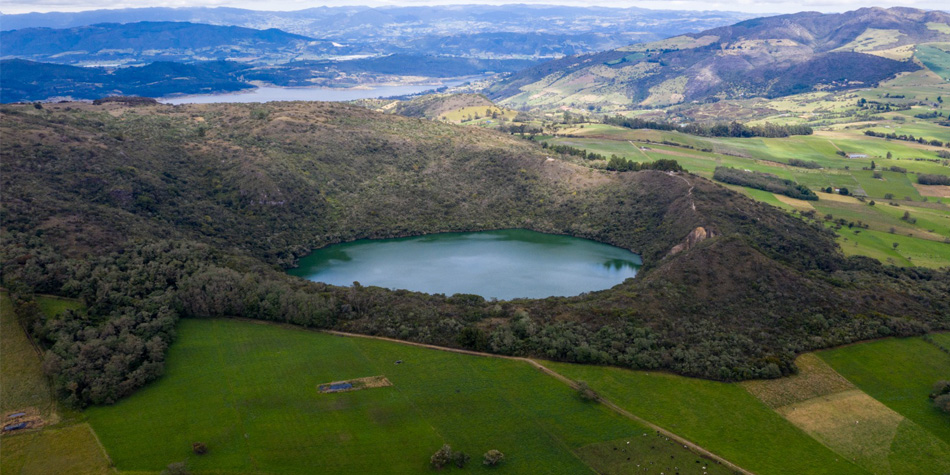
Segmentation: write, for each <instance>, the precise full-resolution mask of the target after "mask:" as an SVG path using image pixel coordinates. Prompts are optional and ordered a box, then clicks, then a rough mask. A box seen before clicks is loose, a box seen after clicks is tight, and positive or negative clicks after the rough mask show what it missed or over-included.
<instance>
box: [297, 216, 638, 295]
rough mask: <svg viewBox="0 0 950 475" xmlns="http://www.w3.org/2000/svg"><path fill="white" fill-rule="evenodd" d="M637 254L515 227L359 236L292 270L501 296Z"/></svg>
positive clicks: (565, 280) (557, 282)
mask: <svg viewBox="0 0 950 475" xmlns="http://www.w3.org/2000/svg"><path fill="white" fill-rule="evenodd" d="M641 265H642V261H641V260H640V256H638V255H636V254H634V253H632V252H630V251H627V250H626V249H621V248H618V247H614V246H610V245H607V244H602V243H598V242H595V241H590V240H587V239H580V238H574V237H568V236H558V235H553V234H542V233H536V232H533V231H526V230H522V229H508V230H501V231H483V232H473V233H444V234H430V235H427V236H419V237H411V238H401V239H381V240H361V241H354V242H350V243H345V244H337V245H333V246H328V247H325V248H323V249H318V250H316V251H314V252H313V253H311V254H310V255H308V256H306V257H304V258H303V259H301V260H300V267H298V268H296V269H291V270H290V271H288V272H289V273H290V274H291V275H296V276H298V277H303V278H306V279H309V280H313V281H317V282H325V283H328V284H334V285H344V286H349V285H352V284H353V282H354V281H357V282H359V283H360V284H362V285H364V286H365V285H376V286H380V287H386V288H390V289H408V290H415V291H420V292H427V293H441V294H446V295H452V294H455V293H469V294H477V295H481V296H483V297H486V298H492V297H495V298H498V299H502V300H508V299H513V298H519V297H529V298H543V297H550V296H570V295H578V294H580V293H583V292H589V291H593V290H602V289H607V288H610V287H613V286H614V285H617V284H619V283H621V282H623V281H624V280H625V279H628V278H631V277H633V276H635V275H636V273H637V269H639V268H640V266H641Z"/></svg>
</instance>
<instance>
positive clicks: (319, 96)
mask: <svg viewBox="0 0 950 475" xmlns="http://www.w3.org/2000/svg"><path fill="white" fill-rule="evenodd" d="M481 78H483V76H476V77H467V78H453V79H444V80H441V81H440V83H439V84H428V85H426V84H416V85H403V86H365V87H354V88H335V87H275V86H261V87H258V88H256V89H251V90H249V91H241V92H236V93H232V94H196V95H191V96H170V97H160V98H158V101H159V102H162V103H165V104H176V105H177V104H212V103H221V102H228V103H234V102H272V101H323V102H341V101H355V100H357V99H373V98H377V97H391V96H405V95H409V94H418V93H420V92H425V91H431V90H433V89H436V88H440V87H443V86H449V87H452V86H458V85H460V84H464V83H465V82H468V81H472V80H477V79H481Z"/></svg>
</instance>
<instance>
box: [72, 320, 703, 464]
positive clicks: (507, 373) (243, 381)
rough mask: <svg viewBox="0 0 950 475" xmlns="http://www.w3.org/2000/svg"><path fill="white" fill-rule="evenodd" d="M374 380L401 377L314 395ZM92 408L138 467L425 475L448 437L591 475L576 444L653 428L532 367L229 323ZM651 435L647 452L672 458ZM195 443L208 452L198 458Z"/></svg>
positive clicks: (97, 424) (186, 330) (649, 457)
mask: <svg viewBox="0 0 950 475" xmlns="http://www.w3.org/2000/svg"><path fill="white" fill-rule="evenodd" d="M397 360H401V361H402V362H403V363H402V364H398V365H397V364H395V362H396V361H397ZM375 375H385V376H386V377H387V378H389V380H390V381H392V383H393V386H392V387H384V388H374V389H365V390H361V391H354V392H346V393H338V394H318V393H317V390H316V386H317V384H319V383H324V382H328V381H339V380H343V379H349V378H357V377H365V376H375ZM86 413H87V415H88V418H89V421H90V422H91V424H92V425H93V427H94V428H95V429H96V432H97V433H98V434H99V436H100V438H101V440H102V442H103V444H104V445H105V446H106V447H107V448H108V450H109V453H110V455H111V456H112V458H113V460H114V461H115V464H116V466H117V467H118V468H119V469H120V470H132V471H139V470H158V469H161V468H162V467H164V466H166V465H167V464H168V463H171V462H177V461H183V460H186V461H187V462H188V464H189V465H190V466H191V467H192V469H193V470H196V471H208V470H218V471H254V470H259V471H265V472H337V473H357V472H358V473H368V472H378V471H380V470H385V471H387V472H394V473H415V472H428V471H429V470H430V469H429V467H428V461H429V456H430V455H431V454H432V453H433V452H435V450H436V449H438V448H439V447H440V446H441V445H442V444H443V443H448V444H450V445H451V446H452V447H453V449H455V450H461V451H464V452H467V453H469V454H470V455H472V456H473V463H472V469H475V470H482V469H483V468H482V467H481V465H480V463H479V459H480V456H481V454H483V453H484V452H486V451H488V450H489V449H493V448H495V449H498V450H501V451H502V452H503V453H505V454H506V459H505V462H504V464H503V465H502V466H500V467H498V469H501V471H502V472H506V473H507V472H510V473H589V472H591V469H590V467H589V466H588V465H587V464H585V463H584V462H583V461H582V459H581V458H579V456H578V452H577V451H578V450H579V449H581V448H582V447H587V446H590V445H591V444H596V443H603V442H608V441H614V440H619V439H621V438H625V437H632V436H634V435H641V434H642V433H644V432H646V430H645V429H644V428H643V427H642V426H640V425H639V424H636V423H634V422H633V421H630V420H628V419H626V418H623V417H621V416H620V415H617V414H615V413H613V412H611V411H609V410H608V409H607V408H605V407H604V406H601V405H597V404H592V403H584V402H582V401H581V400H580V399H579V398H577V397H576V395H575V394H574V392H573V391H572V390H571V389H570V388H568V387H567V386H566V385H564V384H563V383H561V382H559V381H557V380H555V379H553V378H551V377H550V376H547V375H545V374H544V373H542V372H540V371H538V370H536V369H534V368H532V367H531V366H530V365H528V364H526V363H523V362H519V361H512V360H504V359H498V358H483V357H473V356H466V355H459V354H455V353H449V352H441V351H434V350H429V349H424V348H417V347H412V346H407V345H401V344H395V343H390V342H382V341H375V340H367V339H359V338H342V337H336V336H330V335H325V334H320V333H315V332H308V331H303V330H297V329H288V328H282V327H277V326H273V325H263V324H254V323H248V322H240V321H231V320H184V321H182V322H181V323H180V328H179V338H178V340H177V341H176V342H175V344H174V345H173V346H172V347H171V350H170V353H169V356H168V367H167V371H166V375H165V376H164V377H163V378H162V379H161V380H159V381H157V382H156V383H153V384H151V385H149V386H148V387H146V388H145V389H143V390H141V391H139V392H138V393H136V394H134V395H133V396H131V397H129V398H128V399H125V400H123V401H121V402H119V403H117V404H116V405H114V406H109V407H96V408H92V409H89V410H87V412H86ZM641 439H642V436H641ZM641 439H631V440H636V441H640V442H635V443H636V444H638V445H637V450H638V451H641V452H642V460H644V461H646V462H647V463H648V462H649V461H654V462H660V461H665V459H668V458H669V454H670V452H669V450H670V449H669V448H665V447H661V448H657V449H650V448H649V447H647V446H645V445H644V444H647V441H646V440H641ZM198 441H200V442H204V443H206V444H208V447H209V453H208V454H207V455H204V456H201V457H197V456H195V455H193V454H192V453H191V450H190V447H191V444H192V443H193V442H198ZM638 453H639V452H638ZM676 456H677V457H684V458H686V457H692V454H691V453H689V452H686V451H685V450H681V453H680V454H679V455H676ZM382 467H385V468H384V469H383V468H382Z"/></svg>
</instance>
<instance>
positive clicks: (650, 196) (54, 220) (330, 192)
mask: <svg viewBox="0 0 950 475" xmlns="http://www.w3.org/2000/svg"><path fill="white" fill-rule="evenodd" d="M0 111H2V117H0V120H2V122H0V125H2V131H3V136H4V146H3V148H2V155H0V158H2V172H3V173H2V190H0V203H2V222H0V224H2V229H3V236H2V237H3V239H2V242H3V248H2V252H3V253H2V256H0V264H2V269H3V270H2V272H3V274H2V277H3V285H4V286H5V287H7V288H9V289H10V290H11V292H12V293H13V294H14V296H15V298H16V299H17V303H18V312H19V317H20V318H21V319H23V321H24V323H25V324H26V325H27V327H28V328H29V329H30V331H31V332H32V333H33V334H34V336H35V337H37V339H38V341H40V342H41V343H42V344H43V345H44V346H45V347H46V348H48V351H47V358H46V360H47V361H46V368H47V369H48V371H50V372H51V374H53V375H54V378H55V380H56V384H57V388H58V391H59V392H60V394H61V395H62V396H63V397H64V398H65V399H66V400H68V401H70V402H71V403H73V404H75V405H79V406H82V405H86V404H91V403H108V402H113V401H115V400H117V399H118V398H120V397H123V396H125V395H127V394H129V393H130V392H132V391H134V390H135V389H136V388H138V387H140V386H141V385H142V384H145V383H146V382H148V381H150V380H152V379H154V378H155V377H157V376H158V375H159V374H161V371H162V367H163V361H164V354H165V351H166V349H167V347H168V346H169V345H171V344H173V341H174V325H175V321H176V320H177V319H178V318H180V317H188V318H201V317H212V316H242V317H249V318H259V319H267V320H276V321H282V322H289V323H295V324H299V325H304V326H308V327H315V328H332V329H339V330H347V331H356V332H362V333H368V334H377V335H385V336H390V337H395V338H401V339H407V340H413V341H420V342H427V343H435V344H440V345H448V346H457V347H465V348H473V349H478V350H486V351H492V352H498V353H504V354H515V355H535V356H541V357H546V358H552V359H558V360H566V361H577V362H585V363H600V364H615V365H622V366H628V367H633V368H651V369H652V368H662V369H668V370H672V371H676V372H679V373H683V374H688V375H694V376H702V377H707V378H714V379H723V380H736V379H746V378H751V377H776V376H780V375H782V374H788V373H790V372H792V371H794V367H793V363H792V361H793V358H794V355H795V354H796V353H798V352H802V351H805V350H808V349H813V348H820V347H827V346H833V345H838V344H842V343H847V342H850V341H855V340H859V339H868V338H874V337H878V336H883V335H904V334H917V333H922V332H925V331H928V330H933V329H947V328H950V319H948V315H950V276H948V274H947V273H946V272H937V271H929V270H922V269H898V268H894V267H884V266H882V265H880V264H879V263H877V262H875V261H871V260H868V259H862V258H850V259H846V258H844V257H843V256H842V255H841V253H840V251H839V249H838V248H837V247H836V245H835V244H834V241H833V237H832V235H831V234H830V233H828V232H827V231H824V230H823V229H821V228H818V227H814V226H813V225H810V224H806V223H805V222H804V221H801V220H800V219H798V218H796V217H793V216H791V215H788V214H786V213H784V212H781V211H779V210H777V209H775V208H772V207H770V206H768V205H764V204H761V203H756V202H754V201H752V200H750V199H748V198H745V197H743V196H741V195H739V194H737V193H734V192H732V191H729V190H727V189H725V188H723V187H721V186H719V185H716V184H714V183H712V182H710V181H708V180H705V179H702V178H700V177H697V176H695V175H691V174H688V173H679V174H677V173H666V172H662V171H655V170H645V171H639V172H632V171H631V172H609V171H603V170H595V169H591V168H588V167H587V166H585V165H584V164H583V163H579V162H574V161H573V160H574V159H573V158H570V157H568V156H559V155H556V154H555V155H553V156H552V155H551V154H550V151H546V150H543V149H542V148H540V147H539V146H537V145H535V144H533V143H530V142H526V141H523V140H520V139H517V138H514V137H512V136H508V135H503V134H500V133H497V132H493V131H489V130H480V129H472V128H461V127H457V126H452V125H448V124H444V123H438V122H431V121H426V120H420V119H414V118H407V117H401V116H397V115H386V114H379V113H375V112H372V111H369V110H366V109H362V108H358V107H354V106H347V105H342V104H329V103H281V104H267V105H258V104H253V105H252V104H244V105H237V104H235V105H195V106H166V105H152V106H141V107H131V106H128V105H123V104H122V103H106V104H103V105H98V106H97V105H91V104H79V103H62V104H47V105H45V106H41V105H36V106H34V105H6V106H2V109H0ZM514 227H520V228H527V229H533V230H536V231H543V232H553V233H562V234H570V235H574V236H579V237H586V238H591V239H595V240H598V241H602V242H607V243H610V244H614V245H618V246H621V247H624V248H627V249H631V250H633V251H635V252H638V253H640V254H641V255H642V256H643V260H644V262H645V267H644V270H643V271H642V272H641V273H640V274H639V275H638V276H637V278H636V279H632V280H628V281H627V282H625V283H624V284H621V285H619V286H617V287H615V288H613V289H610V290H605V291H601V292H594V293H590V294H585V295H581V296H578V297H570V298H549V299H544V300H519V301H511V302H491V301H485V300H484V299H482V298H480V297H477V296H471V295H454V296H443V295H425V294H420V293H414V292H407V291H389V290H385V289H381V288H374V287H363V286H360V285H359V284H356V283H354V285H353V286H351V287H333V286H328V285H324V284H319V283H312V282H306V281H303V280H300V279H297V278H294V277H290V276H287V275H285V274H284V273H283V272H282V271H281V267H286V266H290V265H293V263H294V262H295V260H296V258H298V257H299V256H301V255H303V254H305V253H306V252H308V251H309V250H310V249H312V248H316V247H320V246H324V245H327V244H330V243H335V242H341V241H348V240H352V239H358V238H380V237H394V236H407V235H418V234H425V233H433V232H439V231H463V230H483V229H499V228H514ZM33 292H43V293H52V294H59V295H64V296H71V297H78V298H80V299H82V300H83V301H84V303H85V304H86V307H87V309H88V310H87V311H85V312H76V311H69V312H65V313H64V314H63V315H62V316H61V317H58V318H55V319H49V318H47V317H44V316H42V314H41V313H40V312H38V311H37V310H36V308H35V305H33V304H32V303H31V295H32V293H33Z"/></svg>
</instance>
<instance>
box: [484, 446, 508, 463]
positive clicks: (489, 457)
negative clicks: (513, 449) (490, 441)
mask: <svg viewBox="0 0 950 475" xmlns="http://www.w3.org/2000/svg"><path fill="white" fill-rule="evenodd" d="M503 460H505V454H503V453H501V452H499V451H497V450H495V449H491V450H489V451H488V452H485V455H484V459H483V460H482V464H483V465H488V466H489V467H494V466H495V465H498V464H500V463H501V462H502V461H503Z"/></svg>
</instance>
